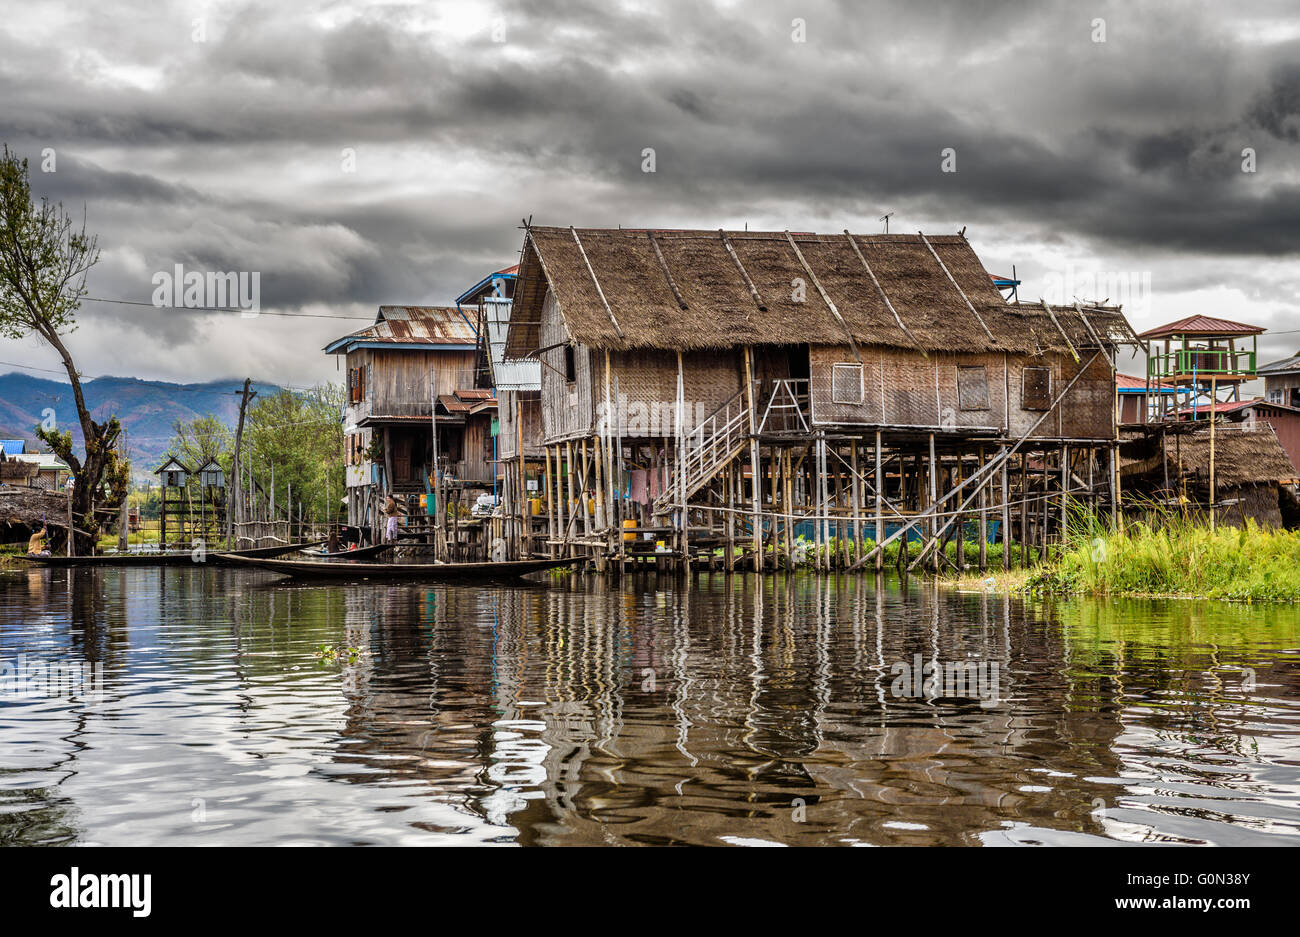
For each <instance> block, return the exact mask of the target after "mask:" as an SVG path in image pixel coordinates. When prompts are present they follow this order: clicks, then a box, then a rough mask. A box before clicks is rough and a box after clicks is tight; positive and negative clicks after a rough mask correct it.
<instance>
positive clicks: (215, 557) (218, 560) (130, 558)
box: [20, 540, 322, 567]
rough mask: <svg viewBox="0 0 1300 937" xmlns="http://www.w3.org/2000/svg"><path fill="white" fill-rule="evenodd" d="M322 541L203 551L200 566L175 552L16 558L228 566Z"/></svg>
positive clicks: (42, 561) (48, 563) (186, 553)
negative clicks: (239, 560)
mask: <svg viewBox="0 0 1300 937" xmlns="http://www.w3.org/2000/svg"><path fill="white" fill-rule="evenodd" d="M321 542H322V541H320V540H316V541H310V542H306V543H291V544H288V545H285V546H275V547H253V548H251V549H247V550H235V551H232V552H227V553H217V552H215V551H213V550H209V551H207V554H206V556H205V557H204V559H203V561H202V563H200V562H196V561H195V560H194V557H193V556H192V554H191V552H190V551H189V550H186V551H184V552H177V553H108V554H105V555H102V556H30V555H28V554H20V558H21V559H24V560H27V561H28V562H29V563H35V564H36V565H38V566H60V567H62V566H139V567H148V566H191V565H193V566H202V565H204V564H210V565H213V566H229V565H232V564H231V563H230V562H228V560H230V559H231V558H232V557H233V558H236V559H245V558H247V559H268V558H271V557H276V556H281V555H283V554H285V553H292V552H294V551H296V550H301V549H302V548H303V547H309V546H312V545H313V543H321Z"/></svg>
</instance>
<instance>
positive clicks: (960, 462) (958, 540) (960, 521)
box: [936, 452, 983, 575]
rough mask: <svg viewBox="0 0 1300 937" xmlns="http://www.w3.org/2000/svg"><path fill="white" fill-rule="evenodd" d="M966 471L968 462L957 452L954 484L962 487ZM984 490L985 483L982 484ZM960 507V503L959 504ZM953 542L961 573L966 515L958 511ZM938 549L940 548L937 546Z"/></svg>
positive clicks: (963, 562) (953, 475) (964, 553)
mask: <svg viewBox="0 0 1300 937" xmlns="http://www.w3.org/2000/svg"><path fill="white" fill-rule="evenodd" d="M965 471H966V463H965V460H964V459H963V457H962V454H961V453H960V452H958V453H957V458H956V461H955V463H954V465H953V470H952V486H953V487H954V488H959V487H961V483H962V479H963V477H964V474H965ZM980 490H983V485H981V486H980ZM958 506H959V507H960V505H958ZM953 542H954V545H955V546H956V551H955V552H956V554H957V573H958V574H959V575H960V574H962V573H965V572H966V517H965V515H964V514H961V513H958V514H957V516H956V517H955V518H954V519H953ZM936 549H938V548H937V547H936Z"/></svg>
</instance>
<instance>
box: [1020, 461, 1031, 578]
mask: <svg viewBox="0 0 1300 937" xmlns="http://www.w3.org/2000/svg"><path fill="white" fill-rule="evenodd" d="M1028 563H1029V451H1028V450H1025V451H1024V452H1022V453H1020V568H1021V569H1024V568H1025V567H1026V566H1027V565H1028Z"/></svg>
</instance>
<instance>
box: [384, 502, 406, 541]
mask: <svg viewBox="0 0 1300 937" xmlns="http://www.w3.org/2000/svg"><path fill="white" fill-rule="evenodd" d="M383 514H384V517H386V518H388V521H387V523H386V524H385V527H384V540H385V541H388V542H391V541H394V540H396V539H397V519H398V518H399V517H401V515H402V509H401V508H400V507H398V504H397V499H396V498H394V497H393V496H392V495H389V496H388V500H387V501H385V502H384V509H383Z"/></svg>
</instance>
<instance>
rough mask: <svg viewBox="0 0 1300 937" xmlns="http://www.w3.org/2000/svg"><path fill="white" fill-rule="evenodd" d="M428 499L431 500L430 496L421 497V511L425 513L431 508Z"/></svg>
mask: <svg viewBox="0 0 1300 937" xmlns="http://www.w3.org/2000/svg"><path fill="white" fill-rule="evenodd" d="M428 498H429V496H428V495H420V510H421V511H424V510H427V509H428V507H429V505H428V503H427V502H428Z"/></svg>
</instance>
